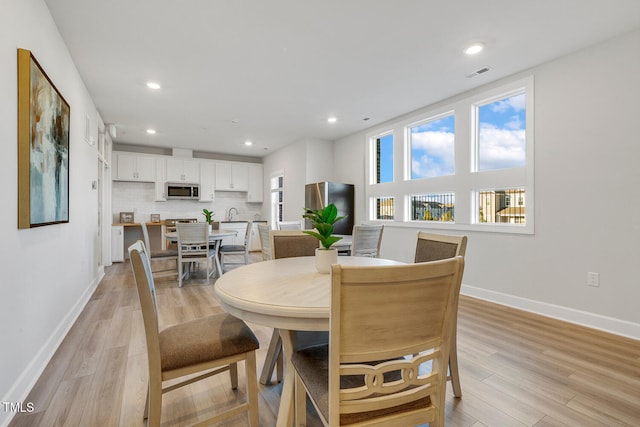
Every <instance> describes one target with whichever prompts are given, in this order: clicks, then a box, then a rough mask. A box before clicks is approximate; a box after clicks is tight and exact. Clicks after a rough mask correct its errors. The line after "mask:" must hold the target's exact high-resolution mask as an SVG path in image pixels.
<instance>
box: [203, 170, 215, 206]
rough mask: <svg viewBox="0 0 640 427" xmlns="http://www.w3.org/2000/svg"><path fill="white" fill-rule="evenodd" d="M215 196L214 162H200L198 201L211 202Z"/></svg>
mask: <svg viewBox="0 0 640 427" xmlns="http://www.w3.org/2000/svg"><path fill="white" fill-rule="evenodd" d="M215 198H216V164H215V163H214V162H208V161H205V160H203V161H201V162H200V201H201V202H213V201H214V200H215Z"/></svg>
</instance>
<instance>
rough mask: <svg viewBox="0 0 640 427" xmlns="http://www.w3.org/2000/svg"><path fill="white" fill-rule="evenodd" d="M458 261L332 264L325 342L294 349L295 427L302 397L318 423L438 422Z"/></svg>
mask: <svg viewBox="0 0 640 427" xmlns="http://www.w3.org/2000/svg"><path fill="white" fill-rule="evenodd" d="M463 268H464V259H463V258H462V257H456V258H451V259H447V260H442V261H435V262H432V263H419V264H405V265H393V266H376V267H371V266H369V267H364V266H341V265H339V264H335V265H333V266H332V267H331V270H332V271H331V316H330V331H331V332H330V338H329V344H328V345H320V346H315V347H308V348H305V349H302V350H298V351H296V352H295V353H294V354H293V355H292V358H291V365H292V366H293V368H294V370H295V376H296V385H295V390H296V391H295V393H296V397H295V404H296V406H295V413H296V425H305V423H306V396H307V395H308V396H309V398H310V400H311V402H313V404H314V406H315V407H316V409H317V412H318V415H319V416H320V418H321V419H322V421H323V423H324V425H325V426H332V427H333V426H342V425H358V426H364V425H376V426H383V425H384V426H415V425H418V424H424V423H429V426H430V427H438V426H442V425H444V409H445V391H446V376H447V360H448V357H449V349H450V347H451V346H450V344H451V343H450V341H451V336H452V334H453V327H454V318H455V310H456V306H457V300H458V296H459V293H460V284H461V278H462V272H463Z"/></svg>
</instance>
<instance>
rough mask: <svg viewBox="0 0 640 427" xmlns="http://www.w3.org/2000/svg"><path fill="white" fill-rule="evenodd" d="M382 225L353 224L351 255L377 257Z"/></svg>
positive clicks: (382, 229)
mask: <svg viewBox="0 0 640 427" xmlns="http://www.w3.org/2000/svg"><path fill="white" fill-rule="evenodd" d="M383 231H384V225H382V224H380V225H354V226H353V240H352V243H351V255H353V256H369V257H378V256H379V255H380V245H381V243H382V232H383Z"/></svg>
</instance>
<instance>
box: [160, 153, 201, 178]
mask: <svg viewBox="0 0 640 427" xmlns="http://www.w3.org/2000/svg"><path fill="white" fill-rule="evenodd" d="M167 181H168V182H185V183H193V184H195V183H197V182H199V181H200V162H199V161H198V160H191V159H180V158H174V157H170V158H168V159H167Z"/></svg>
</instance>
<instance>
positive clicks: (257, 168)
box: [247, 163, 263, 203]
mask: <svg viewBox="0 0 640 427" xmlns="http://www.w3.org/2000/svg"><path fill="white" fill-rule="evenodd" d="M248 169H249V175H248V177H249V189H248V191H247V202H249V203H262V201H263V196H262V187H263V184H262V182H263V181H262V180H263V177H262V165H261V164H259V163H255V164H250V165H248Z"/></svg>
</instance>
